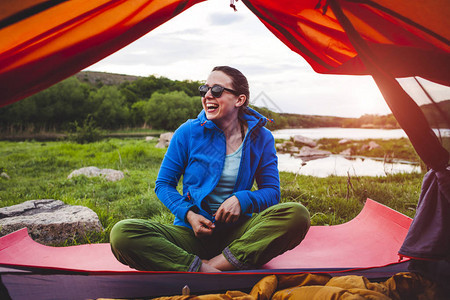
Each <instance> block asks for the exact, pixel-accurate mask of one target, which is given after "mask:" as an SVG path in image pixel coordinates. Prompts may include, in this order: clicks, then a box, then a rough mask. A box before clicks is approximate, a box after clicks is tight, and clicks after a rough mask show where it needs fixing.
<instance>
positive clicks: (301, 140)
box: [293, 135, 317, 147]
mask: <svg viewBox="0 0 450 300" xmlns="http://www.w3.org/2000/svg"><path fill="white" fill-rule="evenodd" d="M293 139H294V143H295V144H301V145H306V146H309V147H316V146H317V143H316V142H315V141H314V140H312V139H310V138H308V137H305V136H302V135H294V138H293Z"/></svg>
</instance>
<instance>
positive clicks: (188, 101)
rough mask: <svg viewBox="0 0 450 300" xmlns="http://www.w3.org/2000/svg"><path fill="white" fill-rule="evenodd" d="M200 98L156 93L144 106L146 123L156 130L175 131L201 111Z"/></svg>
mask: <svg viewBox="0 0 450 300" xmlns="http://www.w3.org/2000/svg"><path fill="white" fill-rule="evenodd" d="M201 109H202V106H201V101H200V97H189V96H188V95H186V93H185V92H178V91H174V92H170V93H167V94H162V93H159V92H156V93H154V94H153V95H152V97H151V98H150V99H149V100H148V103H147V104H146V105H145V106H144V113H145V121H146V122H147V123H148V124H150V125H151V126H152V127H153V128H156V129H166V130H175V129H176V128H178V126H180V125H181V124H182V123H183V122H185V121H186V120H187V119H190V118H195V117H196V116H197V114H198V113H199V112H200V111H201Z"/></svg>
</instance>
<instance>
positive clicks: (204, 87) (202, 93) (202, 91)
mask: <svg viewBox="0 0 450 300" xmlns="http://www.w3.org/2000/svg"><path fill="white" fill-rule="evenodd" d="M208 90H209V86H207V85H201V86H199V87H198V91H199V92H200V96H202V97H205V95H206V93H207V92H208Z"/></svg>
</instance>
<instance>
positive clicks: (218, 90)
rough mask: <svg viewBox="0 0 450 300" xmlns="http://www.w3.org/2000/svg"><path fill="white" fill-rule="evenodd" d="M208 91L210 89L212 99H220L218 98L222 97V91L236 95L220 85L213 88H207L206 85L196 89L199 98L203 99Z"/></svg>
mask: <svg viewBox="0 0 450 300" xmlns="http://www.w3.org/2000/svg"><path fill="white" fill-rule="evenodd" d="M209 89H211V95H212V96H213V97H214V98H220V96H222V93H223V91H228V92H230V93H233V94H235V95H237V92H236V91H234V90H232V89H228V88H226V87H223V86H221V85H218V84H215V85H213V86H208V85H206V84H204V85H201V86H199V87H198V91H199V92H200V96H202V97H205V95H206V93H207V92H208V91H209Z"/></svg>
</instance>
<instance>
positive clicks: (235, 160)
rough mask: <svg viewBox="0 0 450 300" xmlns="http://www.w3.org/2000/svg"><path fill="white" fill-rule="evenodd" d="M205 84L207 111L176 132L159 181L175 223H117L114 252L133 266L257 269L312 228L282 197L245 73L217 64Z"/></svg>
mask: <svg viewBox="0 0 450 300" xmlns="http://www.w3.org/2000/svg"><path fill="white" fill-rule="evenodd" d="M199 91H200V94H201V96H202V104H203V111H202V112H201V113H200V114H199V116H198V117H197V119H194V120H188V121H187V122H186V123H184V124H183V125H181V126H180V127H179V128H178V129H177V130H176V131H175V134H174V136H173V138H172V140H171V142H170V145H169V148H168V149H167V152H166V155H165V158H164V160H163V162H162V164H161V168H160V171H159V174H158V178H157V180H156V184H155V186H156V187H155V192H156V194H157V196H158V198H159V199H160V200H161V201H162V202H163V203H164V205H166V207H167V208H168V209H169V210H170V211H171V212H172V213H173V214H174V215H175V221H174V225H166V224H159V223H155V222H152V221H146V220H123V221H121V222H119V223H117V224H116V225H115V226H114V227H113V229H112V230H111V249H112V251H113V253H114V255H115V256H116V258H117V259H118V260H119V261H121V262H122V263H124V264H127V265H129V266H131V267H133V268H136V269H139V270H171V271H200V272H218V271H225V270H240V269H250V268H255V267H258V266H262V265H263V264H265V263H267V262H268V261H269V260H271V259H272V258H273V257H275V256H277V255H279V254H281V253H283V252H285V251H287V250H290V249H292V248H294V247H295V246H297V245H298V244H299V243H300V242H301V241H302V240H303V238H304V237H305V235H306V232H307V231H308V229H309V226H310V219H309V213H308V211H307V210H306V208H305V207H304V206H302V205H301V204H299V203H283V204H278V203H279V201H280V179H279V174H278V168H277V157H276V152H275V144H274V143H275V141H274V138H273V136H272V134H271V133H270V131H269V130H267V129H266V128H264V125H265V124H266V122H267V119H266V118H265V117H263V116H262V115H260V114H259V113H258V112H256V111H254V110H253V109H251V108H249V107H248V106H247V105H248V99H249V96H250V94H249V89H248V82H247V79H246V78H245V76H244V75H243V74H242V73H241V72H240V71H239V70H237V69H234V68H231V67H228V66H221V67H215V68H214V69H213V70H212V72H211V73H210V75H209V76H208V79H207V81H206V84H205V85H202V86H201V87H200V88H199ZM181 176H183V191H182V194H180V193H179V192H178V190H177V189H176V187H177V185H178V181H179V180H180V178H181ZM255 180H256V183H257V184H258V189H257V190H253V183H254V181H255Z"/></svg>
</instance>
